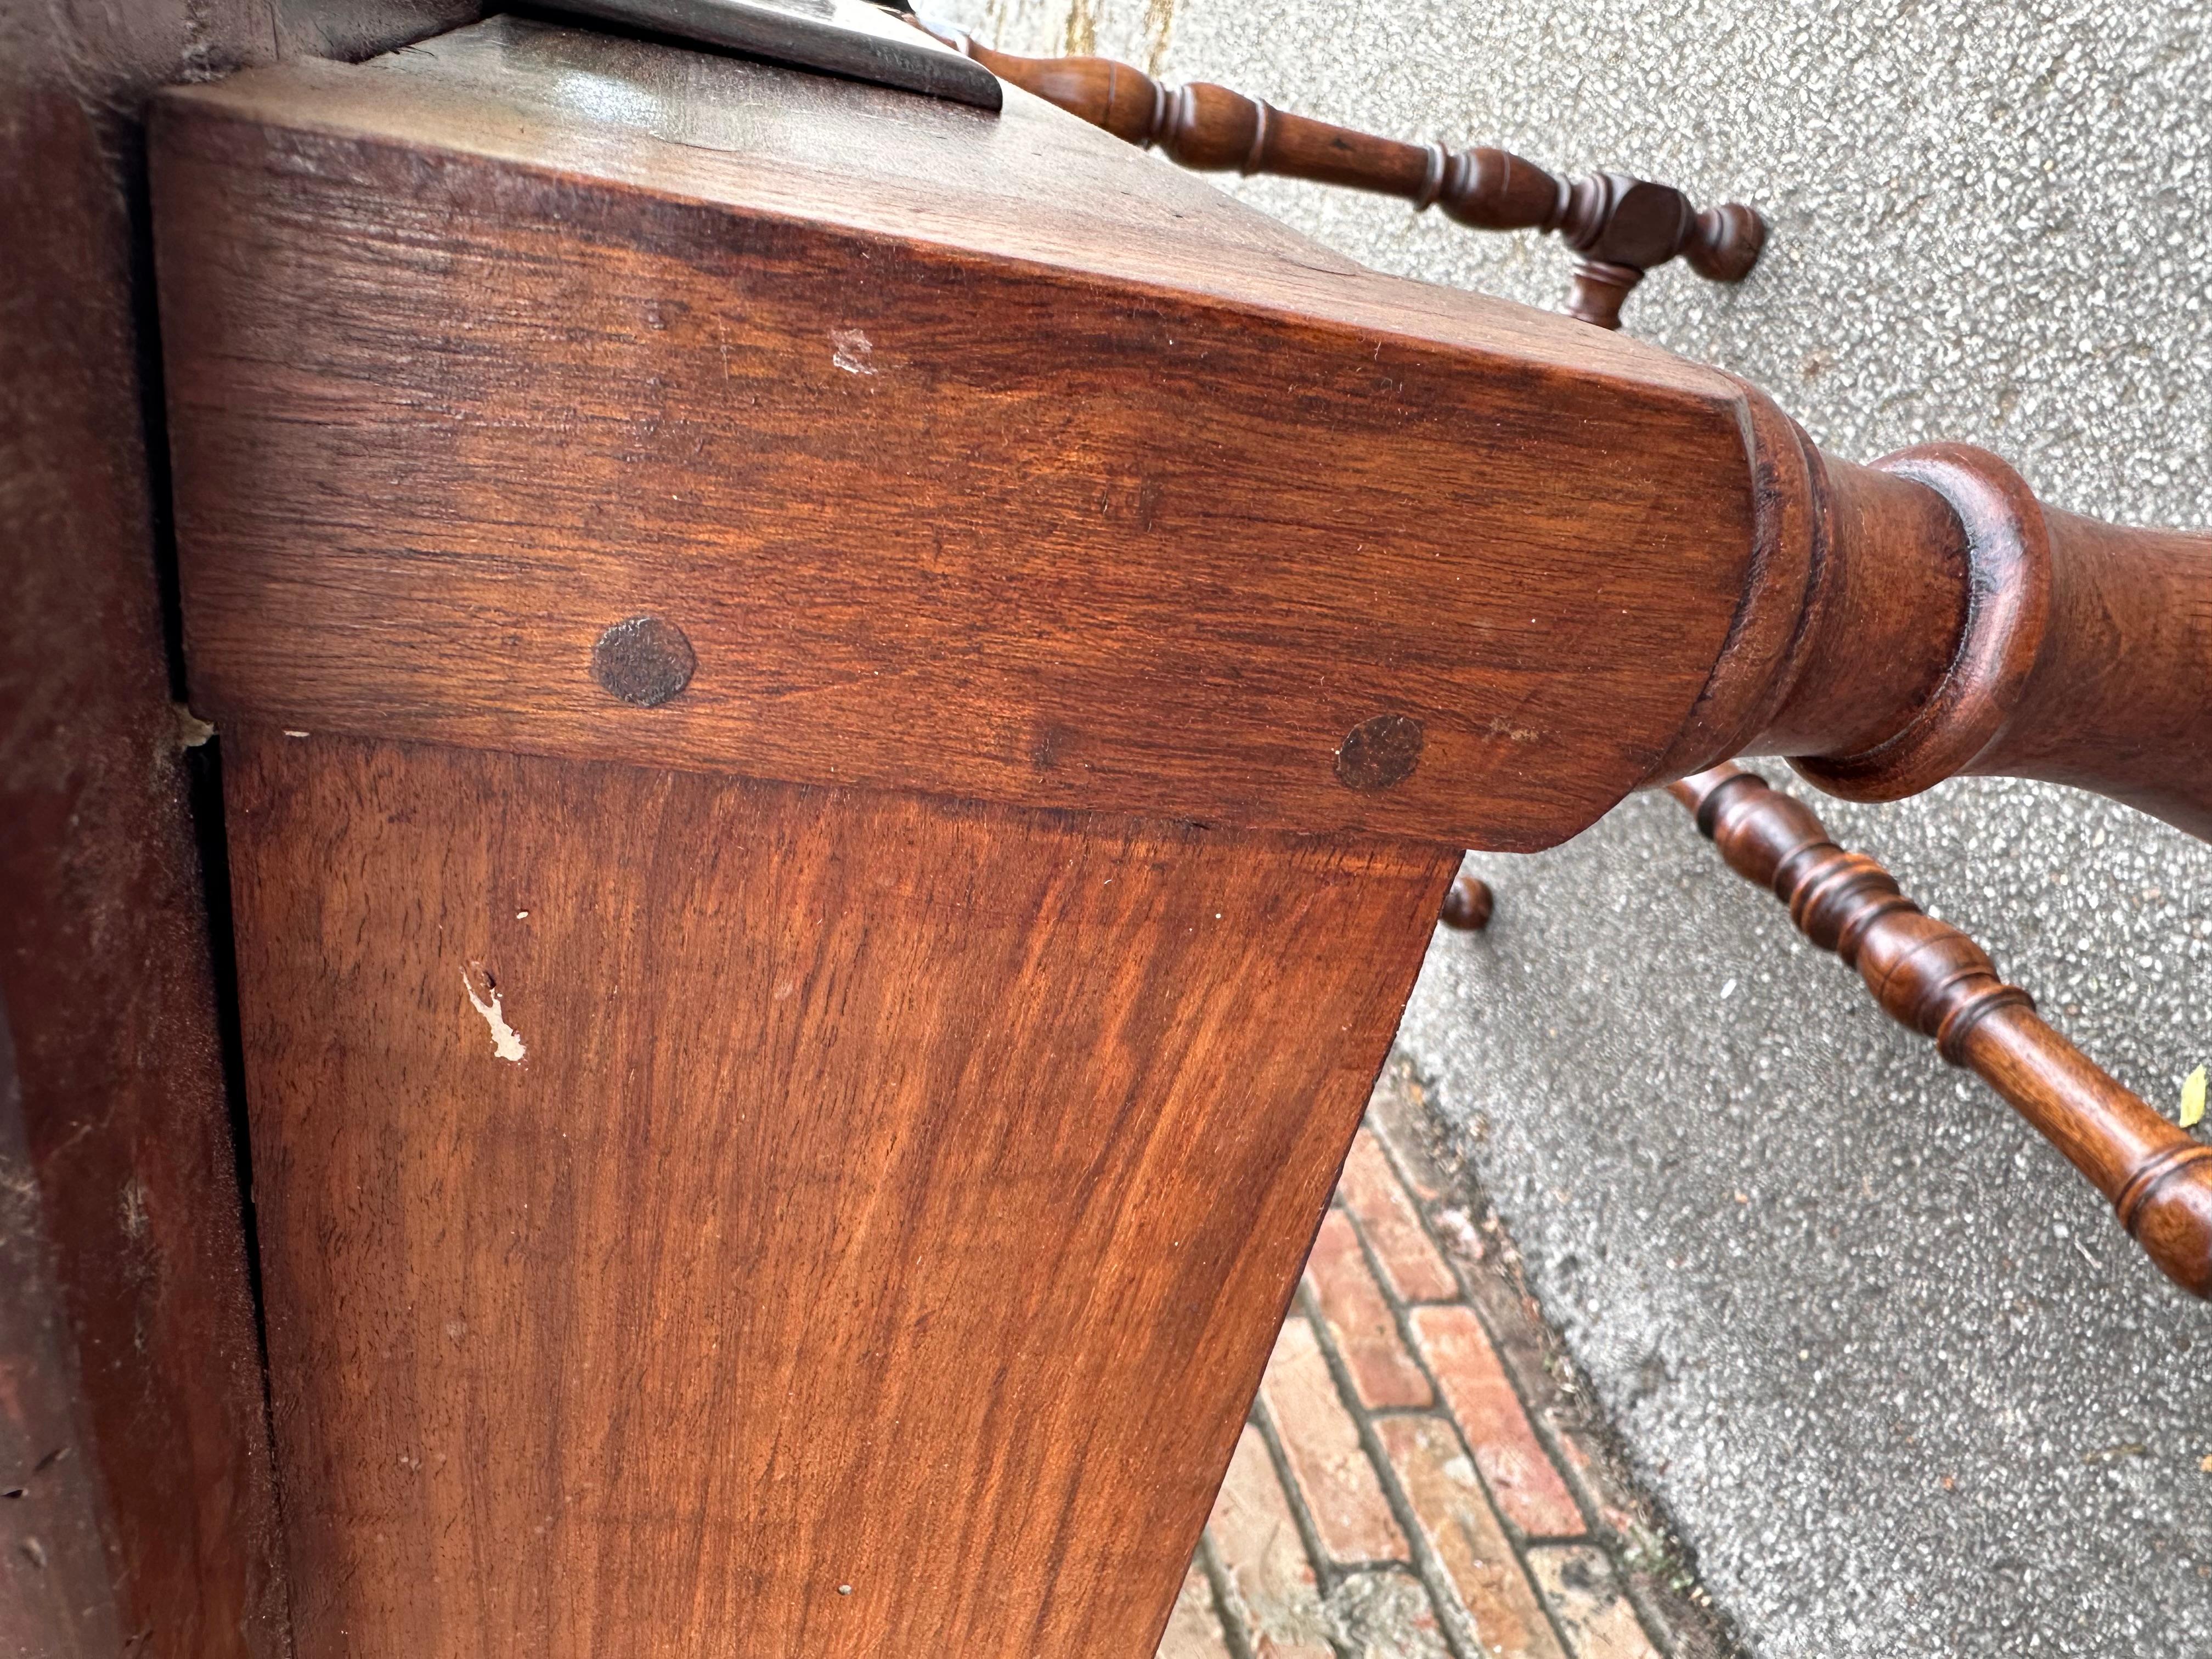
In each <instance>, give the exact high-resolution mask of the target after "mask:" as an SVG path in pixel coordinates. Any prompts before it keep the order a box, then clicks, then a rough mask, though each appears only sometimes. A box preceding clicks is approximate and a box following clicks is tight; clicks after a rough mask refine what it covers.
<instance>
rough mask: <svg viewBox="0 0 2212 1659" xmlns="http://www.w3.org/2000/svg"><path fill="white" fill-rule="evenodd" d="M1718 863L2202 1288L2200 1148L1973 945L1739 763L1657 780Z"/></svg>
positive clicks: (2209, 1273)
mask: <svg viewBox="0 0 2212 1659" xmlns="http://www.w3.org/2000/svg"><path fill="white" fill-rule="evenodd" d="M1668 793H1671V794H1673V795H1674V798H1675V799H1678V800H1680V802H1681V803H1682V804H1683V805H1686V806H1687V807H1688V808H1690V810H1691V811H1692V812H1693V813H1694V814H1695V815H1696V817H1697V820H1698V828H1699V829H1700V830H1701V831H1703V832H1704V833H1705V835H1706V836H1710V837H1711V840H1712V842H1713V844H1714V845H1715V846H1716V847H1717V848H1720V851H1721V854H1722V856H1723V857H1724V858H1725V859H1727V860H1728V863H1729V868H1730V869H1732V870H1734V871H1735V872H1736V873H1737V874H1739V875H1741V876H1742V877H1743V878H1746V879H1747V880H1748V881H1751V882H1754V883H1756V884H1758V885H1759V886H1761V887H1765V888H1768V889H1771V890H1772V892H1773V893H1774V896H1776V897H1777V898H1778V899H1780V900H1781V901H1782V902H1784V904H1786V905H1788V906H1789V907H1790V920H1791V921H1794V922H1796V924H1797V927H1798V929H1799V931H1801V932H1802V933H1804V935H1805V936H1806V938H1808V939H1811V940H1812V941H1813V943H1814V944H1815V945H1819V946H1820V948H1821V949H1822V950H1825V951H1834V952H1835V953H1836V954H1837V955H1838V956H1839V957H1842V958H1843V959H1844V963H1846V964H1848V965H1849V966H1850V967H1853V968H1856V969H1858V972H1859V976H1860V977H1861V978H1862V979H1863V980H1864V981H1866V983H1867V988H1868V989H1869V990H1870V991H1872V992H1873V993H1874V994H1875V1000H1877V1001H1878V1002H1880V1003H1881V1006H1882V1008H1883V1011H1884V1012H1887V1013H1888V1014H1889V1015H1890V1016H1891V1018H1894V1019H1896V1020H1897V1021H1898V1022H1899V1024H1904V1025H1908V1026H1910V1027H1911V1028H1912V1029H1913V1030H1916V1031H1918V1032H1919V1033H1920V1034H1921V1035H1922V1036H1928V1037H1933V1038H1934V1039H1935V1040H1936V1048H1938V1050H1940V1051H1941V1053H1942V1056H1943V1058H1944V1059H1946V1060H1949V1061H1950V1062H1951V1064H1953V1065H1954V1066H1966V1067H1967V1068H1968V1069H1969V1070H1971V1071H1972V1072H1973V1073H1975V1074H1976V1075H1977V1076H1978V1077H1980V1078H1981V1079H1983V1080H1984V1082H1986V1083H1988V1084H1989V1085H1990V1086H1991V1087H1992V1088H1994V1089H1996V1091H1997V1092H1998V1093H1999V1094H2000V1095H2002V1096H2003V1097H2004V1098H2005V1099H2006V1100H2007V1101H2008V1102H2009V1103H2011V1104H2012V1105H2013V1106H2014V1108H2015V1109H2017V1110H2018V1111H2019V1113H2020V1115H2021V1116H2022V1117H2024V1118H2026V1119H2027V1121H2029V1122H2030V1123H2032V1124H2033V1125H2034V1126H2035V1127H2036V1129H2037V1130H2038V1131H2039V1132H2040V1133H2041V1134H2042V1135H2043V1137H2044V1138H2045V1139H2047V1140H2048V1141H2050V1142H2051V1145H2052V1146H2056V1147H2057V1149H2058V1150H2059V1151H2060V1152H2063V1153H2064V1154H2065V1155H2066V1158H2067V1160H2068V1161H2069V1163H2071V1164H2073V1165H2074V1167H2075V1169H2077V1170H2081V1173H2082V1174H2083V1175H2085V1176H2087V1177H2088V1178H2089V1181H2090V1182H2091V1184H2093V1186H2094V1187H2095V1188H2097V1190H2098V1191H2099V1192H2100V1193H2102V1194H2104V1195H2105V1196H2106V1198H2108V1199H2110V1200H2112V1206H2113V1208H2114V1209H2115V1210H2117V1211H2118V1213H2119V1218H2120V1223H2121V1225H2123V1226H2124V1227H2125V1228H2126V1229H2127V1231H2128V1233H2129V1236H2130V1237H2133V1238H2134V1239H2135V1240H2136V1242H2137V1243H2140V1244H2141V1245H2142V1247H2143V1249H2144V1250H2145V1251H2146V1252H2147V1253H2148V1255H2149V1256H2150V1258H2151V1260H2152V1261H2155V1262H2156V1263H2157V1264H2158V1266H2159V1268H2160V1271H2161V1272H2163V1273H2165V1274H2166V1276H2167V1277H2168V1278H2169V1279H2172V1280H2173V1281H2174V1283H2176V1284H2177V1285H2180V1286H2182V1288H2183V1289H2185V1290H2186V1291H2190V1292H2191V1294H2192V1295H2196V1296H2212V1146H2206V1145H2204V1144H2203V1142H2201V1141H2198V1140H2197V1139H2195V1138H2194V1137H2193V1136H2191V1135H2190V1134H2188V1133H2185V1131H2184V1130H2182V1129H2181V1128H2179V1127H2177V1126H2176V1125H2174V1124H2172V1123H2171V1122H2169V1121H2166V1119H2165V1118H2164V1117H2161V1116H2160V1115H2159V1114H2158V1113H2156V1112H2154V1111H2153V1110H2152V1109H2150V1108H2149V1107H2148V1105H2146V1104H2144V1103H2143V1102H2142V1100H2141V1099H2139V1098H2137V1097H2136V1096H2135V1095H2134V1094H2133V1093H2131V1092H2130V1091H2129V1090H2127V1089H2126V1088H2124V1087H2123V1086H2122V1085H2120V1084H2119V1083H2118V1082H2117V1081H2115V1080H2114V1079H2112V1077H2111V1075H2109V1074H2108V1073H2106V1072H2105V1071H2104V1070H2103V1069H2102V1068H2100V1066H2098V1065H2097V1064H2096V1063H2095V1062H2094V1061H2093V1060H2090V1059H2089V1057H2088V1056H2087V1054H2083V1053H2082V1052H2081V1050H2080V1049H2078V1048H2075V1046H2074V1045H2073V1044H2072V1043H2070V1042H2068V1041H2067V1040H2066V1039H2065V1038H2064V1037H2063V1036H2060V1035H2059V1034H2058V1033H2057V1031H2055V1030H2052V1029H2051V1027H2050V1025H2049V1024H2046V1023H2045V1021H2044V1019H2043V1018H2042V1016H2040V1015H2039V1014H2038V1013H2037V1012H2035V1000H2034V999H2033V997H2031V996H2029V995H2028V994H2027V992H2025V991H2023V990H2021V988H2020V987H2018V986H2016V985H2008V984H2006V983H2004V982H2003V981H2001V980H1999V979H1998V978H1997V975H1996V968H1995V967H1994V966H1993V965H1992V964H1991V963H1990V958H1989V957H1988V955H1987V953H1985V952H1984V951H1983V950H1982V948H1981V946H1980V945H1977V944H1975V943H1974V941H1973V940H1972V939H1969V938H1967V937H1966V934H1964V933H1960V931H1959V930H1958V929H1957V928H1956V927H1952V926H1951V925H1950V924H1949V923H1948V922H1943V921H1937V920H1936V918H1935V917H1933V916H1930V915H1927V914H1926V913H1925V912H1923V910H1922V909H1921V908H1920V907H1919V906H1918V905H1917V904H1915V903H1913V902H1912V901H1911V899H1909V898H1907V897H1905V895H1904V893H1903V892H1902V891H1900V890H1899V887H1898V884H1897V880H1896V878H1894V877H1893V876H1892V875H1891V874H1890V873H1889V872H1888V871H1887V870H1885V869H1883V868H1882V867H1881V865H1879V864H1877V863H1875V861H1874V860H1872V859H1870V858H1869V857H1868V856H1867V855H1866V854H1863V853H1847V852H1845V851H1844V849H1843V848H1840V847H1838V846H1837V845H1836V843H1835V842H1833V841H1832V840H1831V839H1830V838H1829V836H1828V832H1827V829H1826V828H1825V827H1824V826H1823V825H1822V824H1821V823H1820V819H1819V818H1817V817H1814V815H1813V813H1812V811H1810V810H1809V809H1808V808H1807V807H1806V806H1805V805H1804V804H1803V803H1802V802H1800V801H1797V800H1795V799H1791V798H1790V796H1788V795H1785V794H1784V793H1781V792H1780V791H1779V790H1776V789H1773V788H1771V787H1768V785H1767V783H1766V781H1765V779H1763V778H1761V777H1759V775H1758V774H1756V773H1753V772H1747V771H1745V770H1744V769H1742V768H1741V767H1737V766H1723V767H1718V768H1716V769H1713V770H1711V771H1709V772H1701V773H1699V775H1697V776H1695V777H1693V778H1686V779H1684V780H1683V781H1681V782H1680V783H1677V784H1674V785H1673V786H1672V787H1671V788H1670V789H1669V792H1668Z"/></svg>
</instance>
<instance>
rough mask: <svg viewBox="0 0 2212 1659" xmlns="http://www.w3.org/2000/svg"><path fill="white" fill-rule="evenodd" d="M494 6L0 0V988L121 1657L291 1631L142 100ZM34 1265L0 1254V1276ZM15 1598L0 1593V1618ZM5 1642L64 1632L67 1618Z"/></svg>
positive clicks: (56, 1559)
mask: <svg viewBox="0 0 2212 1659" xmlns="http://www.w3.org/2000/svg"><path fill="white" fill-rule="evenodd" d="M476 9H477V7H476V6H474V5H473V4H471V3H470V0H125V3H119V4H113V5H107V4H101V5H89V6H82V5H74V4H64V5H45V4H35V3H34V4H23V5H5V6H0V272H4V281H0V1004H4V1018H5V1022H6V1024H7V1025H8V1027H9V1030H11V1031H12V1033H13V1036H14V1039H15V1050H16V1054H15V1058H16V1063H17V1066H18V1069H19V1072H20V1075H21V1085H22V1096H21V1113H22V1129H23V1136H24V1144H25V1147H26V1149H27V1157H28V1158H29V1160H30V1173H31V1176H33V1177H34V1178H35V1182H36V1185H37V1193H36V1198H37V1205H36V1207H37V1209H38V1211H39V1212H40V1215H41V1217H42V1218H43V1220H42V1225H43V1226H44V1228H45V1230H46V1234H47V1236H48V1237H49V1238H50V1240H51V1241H52V1245H53V1254H52V1258H51V1263H50V1265H51V1267H52V1273H53V1287H54V1292H55V1295H56V1296H57V1297H58V1308H59V1312H58V1318H59V1319H60V1321H61V1322H62V1323H61V1325H60V1327H59V1335H58V1340H59V1341H60V1342H61V1344H62V1351H63V1352H64V1356H65V1357H66V1358H67V1359H68V1361H69V1367H68V1369H69V1370H70V1371H71V1373H72V1374H73V1375H74V1377H75V1379H76V1386H77V1387H78V1389H80V1390H81V1397H80V1399H79V1400H78V1401H76V1407H77V1409H78V1410H79V1412H80V1413H81V1424H80V1428H81V1437H80V1438H78V1439H76V1440H75V1441H73V1442H71V1443H70V1449H69V1450H68V1451H67V1453H66V1454H65V1455H64V1457H63V1459H62V1460H61V1462H60V1464H58V1465H56V1466H55V1468H54V1469H52V1470H50V1471H49V1472H48V1474H47V1476H46V1477H43V1478H42V1479H41V1480H40V1481H38V1482H35V1483H33V1490H34V1491H35V1490H39V1489H40V1488H43V1489H44V1490H45V1491H46V1492H53V1491H55V1490H58V1489H59V1488H63V1487H66V1486H70V1483H71V1482H73V1481H82V1482H86V1483H88V1484H89V1485H90V1486H94V1487H95V1488H97V1489H98V1492H99V1498H100V1502H99V1505H98V1507H100V1508H101V1509H102V1510H104V1513H105V1515H106V1547H107V1548H108V1550H109V1555H108V1559H107V1563H106V1565H107V1566H108V1567H109V1568H110V1569H111V1570H112V1576H113V1577H114V1581H115V1583H116V1587H117V1597H118V1610H116V1618H117V1623H116V1625H115V1626H111V1627H110V1628H108V1629H107V1630H106V1632H105V1634H104V1636H103V1637H102V1638H100V1640H99V1641H96V1642H95V1643H94V1646H95V1647H96V1648H97V1649H98V1650H100V1651H102V1652H103V1653H106V1654H112V1653H114V1652H116V1651H118V1648H117V1646H116V1643H115V1630H116V1629H118V1628H119V1629H120V1630H121V1631H122V1632H125V1636H126V1638H127V1643H128V1645H127V1651H128V1652H129V1653H130V1654H131V1656H132V1659H148V1656H152V1659H240V1656H244V1655H247V1654H252V1655H258V1656H264V1659H274V1656H277V1655H281V1654H282V1653H283V1651H284V1643H285V1633H284V1629H283V1585H282V1582H281V1574H280V1573H279V1572H278V1571H277V1569H276V1559H277V1556H278V1548H277V1543H276V1536H275V1517H274V1514H273V1510H272V1507H271V1502H270V1482H269V1478H268V1452H267V1424H266V1421H265V1417H264V1407H263V1395H262V1385H261V1376H260V1364H259V1356H258V1352H257V1349H256V1344H255V1336H254V1329H253V1318H252V1306H251V1303H250V1299H249V1294H248V1282H247V1267H246V1247H245V1243H244V1239H243V1237H242V1228H241V1225H240V1219H241V1218H240V1196H239V1191H238V1185H237V1181H236V1178H235V1174H234V1160H233V1156H232V1148H231V1143H230V1125H229V1121H228V1101H227V1099H226V1097H225V1089H224V1078H223V1071H222V1063H221V1060H220V1056H219V1053H218V1049H219V1042H218V1035H217V1032H218V1021H217V1012H216V1007H217V1000H216V999H217V993H216V984H215V982H214V981H215V975H213V974H212V973H211V971H210V957H211V952H210V938H209V927H208V918H207V910H206V902H205V896H204V888H203V885H202V872H201V867H200V858H199V852H198V848H197V847H196V846H195V844H194V825H193V823H192V820H191V810H190V805H189V801H188V796H189V794H190V793H191V792H190V788H189V786H188V783H187V767H186V765H185V763H184V760H183V757H182V756H181V755H180V752H179V742H180V735H181V728H180V726H179V722H178V720H177V719H176V716H175V713H174V710H173V708H172V706H171V705H172V702H173V700H174V699H176V698H178V697H179V696H181V695H182V685H181V682H180V680H179V678H176V677H175V676H174V674H173V670H174V669H175V668H176V666H177V665H176V664H174V663H173V661H172V660H171V658H170V654H169V650H168V644H169V641H168V639H167V637H166V635H167V629H168V627H169V626H170V625H171V624H173V620H174V618H173V616H167V615H165V606H164V603H163V594H164V590H165V588H168V587H170V586H172V585H173V575H174V571H173V565H172V564H171V562H170V561H169V557H168V554H169V548H168V544H167V532H166V524H165V511H166V503H165V501H164V497H165V495H166V490H167V481H166V471H165V469H166V456H165V455H164V454H163V453H162V450H163V442H162V427H161V414H160V410H159V409H158V407H157V405H158V403H159V397H160V393H159V376H158V374H157V373H156V372H155V363H156V362H157V361H158V357H159V353H160V346H159V343H158V341H157V340H156V339H155V337H154V331H153V328H152V319H153V315H154V300H153V294H152V277H153V254H152V249H151V247H150V246H149V233H148V228H147V223H146V218H145V212H144V208H145V200H144V189H145V181H144V173H143V167H144V155H145V143H144V132H143V126H142V125H141V120H140V116H141V112H142V110H143V106H144V102H145V100H146V99H147V98H148V97H149V95H150V94H151V93H152V92H153V90H154V88H156V87H158V86H160V85H161V84H162V83H164V82H170V81H174V80H179V79H183V78H188V77H189V78H194V79H204V78H206V77H208V76H216V75H221V74H223V73H227V72H228V71H229V70H234V69H236V68H238V67H239V66H240V65H242V64H249V63H256V62H261V61H265V60H266V59H268V58H271V57H273V56H289V55H291V54H294V53H297V52H317V51H331V52H345V53H350V54H354V55H366V54H368V53H369V52H378V51H382V50H386V49H388V48H390V47H392V46H396V45H398V44H399V43H400V42H402V41H404V40H411V39H414V38H416V37H418V36H420V35H422V34H424V33H431V32H434V31H435V30H436V29H438V28H440V27H447V26H450V25H451V24H452V23H454V22H457V21H461V20H463V19H464V18H465V17H467V16H469V15H471V14H472V13H473V12H474V11H475V10H476ZM149 451H150V453H149ZM16 1289H17V1281H15V1280H14V1279H11V1278H10V1277H9V1275H8V1273H6V1271H5V1270H4V1269H0V1303H5V1302H7V1301H8V1299H9V1297H10V1296H11V1295H13V1294H14V1293H15V1291H16ZM8 1311H21V1309H20V1308H14V1309H9V1310H8ZM17 1397H18V1399H19V1400H24V1401H27V1398H28V1396H27V1395H19V1396H17ZM54 1449H57V1448H56V1446H55V1445H54V1444H52V1443H49V1444H47V1445H46V1446H44V1447H42V1448H40V1449H39V1450H38V1451H37V1452H36V1453H34V1454H33V1461H34V1462H35V1460H36V1459H37V1458H38V1457H43V1456H44V1455H46V1452H48V1451H52V1450H54ZM0 1484H4V1483H0ZM10 1507H17V1506H10V1505H9V1504H5V1503H0V1512H4V1511H6V1510H9V1508H10ZM16 1519H17V1520H18V1521H19V1522H20V1521H21V1514H20V1512H19V1513H18V1515H17V1516H16ZM49 1544H50V1547H51V1550H52V1560H53V1563H54V1565H53V1567H52V1578H53V1579H55V1580H56V1581H59V1580H62V1579H64V1578H70V1579H71V1580H72V1582H74V1576H73V1565H74V1564H73V1561H72V1559H71V1557H72V1554H73V1551H74V1545H73V1543H70V1542H68V1541H64V1540H63V1539H61V1538H60V1537H58V1536H57V1537H56V1538H54V1539H52V1540H50V1541H49ZM4 1553H5V1554H6V1557H7V1560H8V1565H7V1566H6V1567H5V1568H0V1574H5V1573H12V1572H15V1571H19V1570H20V1571H28V1568H27V1564H26V1562H25V1558H24V1556H23V1555H22V1554H21V1551H20V1549H19V1548H18V1546H17V1542H16V1541H15V1539H13V1538H10V1539H9V1541H8V1542H7V1543H6V1544H5V1545H4ZM9 1582H10V1583H13V1582H15V1581H13V1580H11V1581H9ZM9 1599H10V1590H9V1588H6V1587H0V1602H5V1601H9ZM15 1610H16V1609H15V1607H0V1629H4V1628H8V1627H9V1626H8V1619H9V1613H12V1612H14V1611H15ZM0 1649H4V1650H7V1651H9V1653H11V1654H13V1653H15V1652H36V1653H39V1654H40V1655H42V1656H43V1655H46V1654H50V1653H52V1654H58V1653H60V1652H63V1651H65V1650H64V1648H63V1647H61V1646H60V1645H58V1638H57V1640H56V1641H54V1642H48V1643H46V1644H43V1645H41V1644H39V1643H29V1642H27V1643H26V1644H24V1645H22V1646H21V1647H9V1645H8V1643H7V1640H6V1639H5V1638H0Z"/></svg>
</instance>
